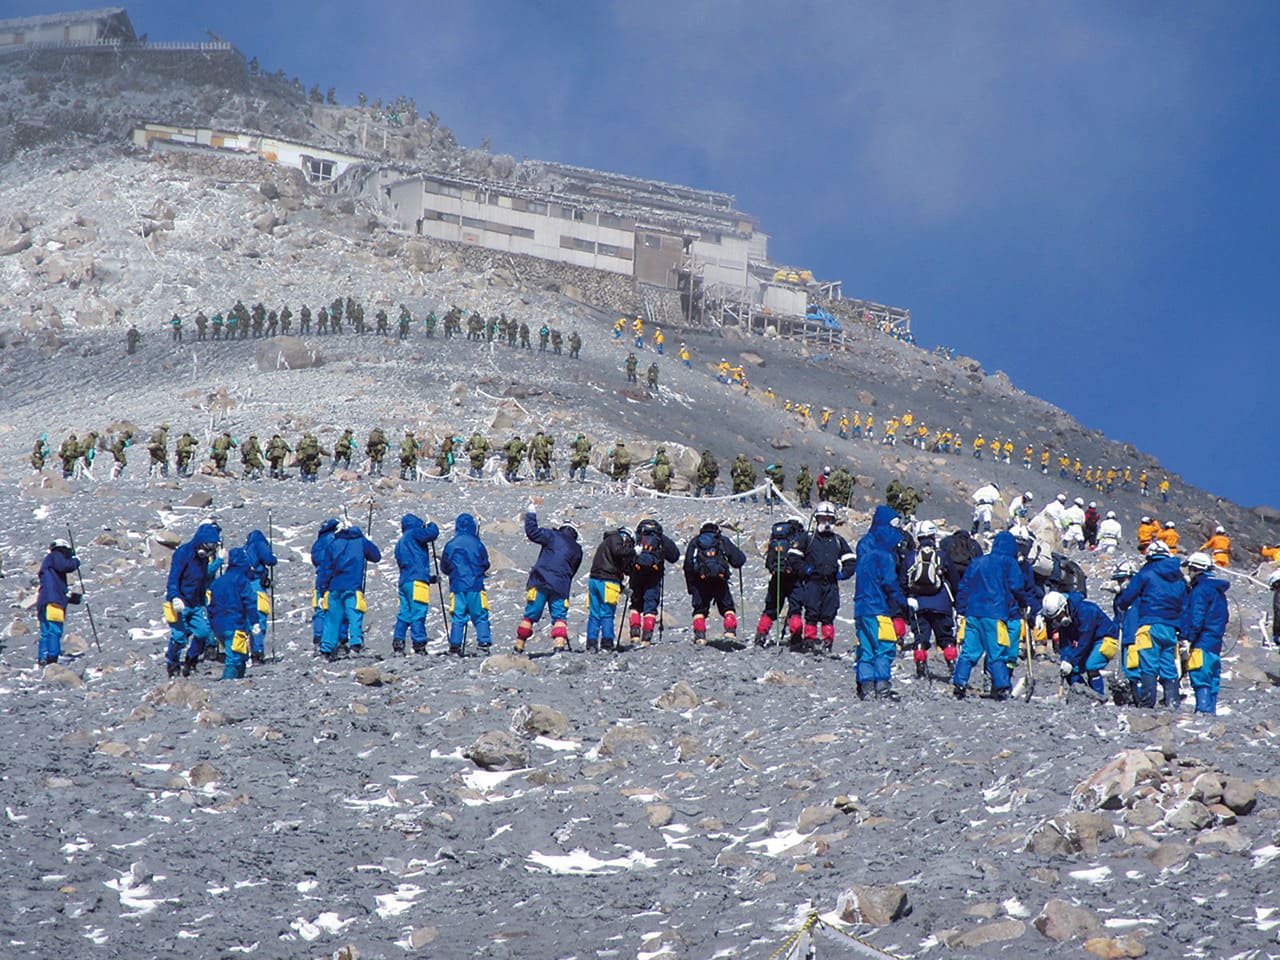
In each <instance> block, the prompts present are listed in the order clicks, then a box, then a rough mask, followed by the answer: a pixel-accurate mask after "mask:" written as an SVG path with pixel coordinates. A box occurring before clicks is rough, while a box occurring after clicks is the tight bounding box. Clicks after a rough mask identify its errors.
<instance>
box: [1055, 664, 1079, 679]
mask: <svg viewBox="0 0 1280 960" xmlns="http://www.w3.org/2000/svg"><path fill="white" fill-rule="evenodd" d="M1058 670H1059V671H1060V672H1061V673H1062V675H1063V676H1064V677H1069V676H1071V674H1073V673H1075V672H1076V668H1075V667H1073V666H1072V665H1071V663H1070V661H1067V660H1063V661H1062V662H1061V663H1060V664H1058Z"/></svg>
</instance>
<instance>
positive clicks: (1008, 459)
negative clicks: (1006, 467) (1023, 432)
mask: <svg viewBox="0 0 1280 960" xmlns="http://www.w3.org/2000/svg"><path fill="white" fill-rule="evenodd" d="M1000 453H1001V454H1002V456H1003V459H1004V462H1005V463H1009V464H1012V463H1013V441H1012V440H1006V441H1005V442H1004V445H1003V446H1002V447H1001V448H1000Z"/></svg>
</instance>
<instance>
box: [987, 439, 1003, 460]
mask: <svg viewBox="0 0 1280 960" xmlns="http://www.w3.org/2000/svg"><path fill="white" fill-rule="evenodd" d="M987 447H988V448H989V449H990V450H991V462H992V463H999V462H1000V441H999V440H997V439H996V438H995V437H992V438H991V440H990V441H989V442H988V443H987Z"/></svg>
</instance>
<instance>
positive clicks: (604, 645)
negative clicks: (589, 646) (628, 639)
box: [600, 640, 614, 650]
mask: <svg viewBox="0 0 1280 960" xmlns="http://www.w3.org/2000/svg"><path fill="white" fill-rule="evenodd" d="M613 648H614V647H613V641H612V640H601V641H600V649H601V650H612V649H613Z"/></svg>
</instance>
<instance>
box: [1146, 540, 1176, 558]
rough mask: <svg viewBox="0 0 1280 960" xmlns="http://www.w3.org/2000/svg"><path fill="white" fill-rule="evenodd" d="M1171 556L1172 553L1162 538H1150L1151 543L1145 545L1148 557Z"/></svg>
mask: <svg viewBox="0 0 1280 960" xmlns="http://www.w3.org/2000/svg"><path fill="white" fill-rule="evenodd" d="M1171 556H1173V553H1172V552H1171V551H1170V550H1169V545H1168V544H1167V543H1165V542H1164V541H1163V540H1152V541H1151V545H1150V546H1149V547H1147V557H1148V559H1154V558H1156V557H1171Z"/></svg>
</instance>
